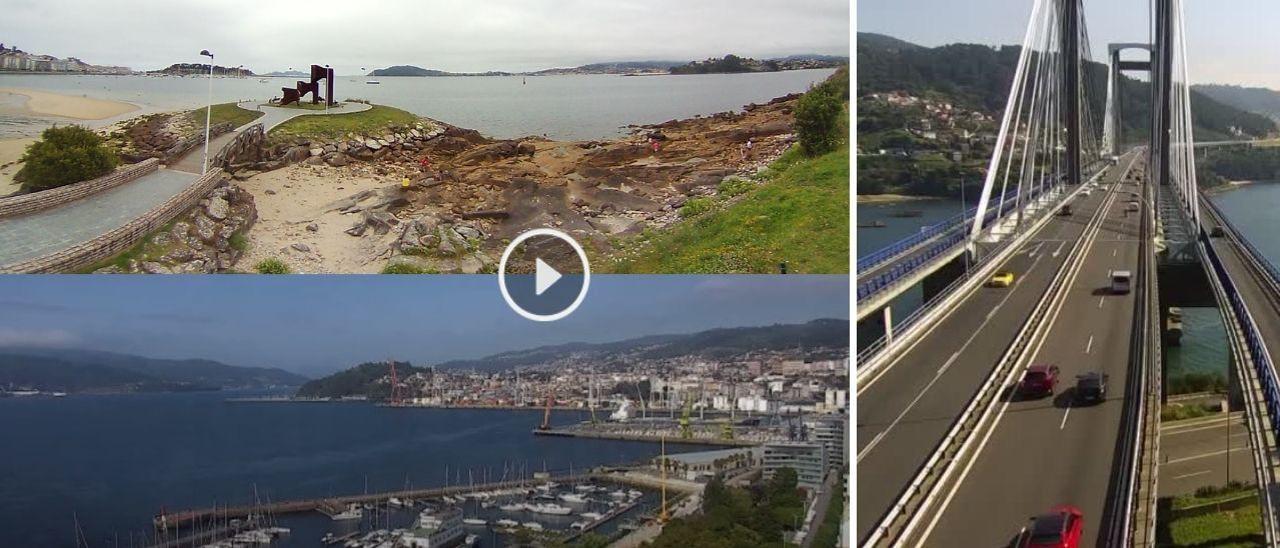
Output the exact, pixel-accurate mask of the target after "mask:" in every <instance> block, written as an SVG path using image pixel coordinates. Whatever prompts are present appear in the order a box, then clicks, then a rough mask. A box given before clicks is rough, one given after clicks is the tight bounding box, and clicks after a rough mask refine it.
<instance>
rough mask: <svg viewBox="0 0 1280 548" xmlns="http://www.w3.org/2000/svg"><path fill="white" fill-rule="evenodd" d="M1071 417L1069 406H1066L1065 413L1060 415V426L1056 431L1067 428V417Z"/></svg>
mask: <svg viewBox="0 0 1280 548" xmlns="http://www.w3.org/2000/svg"><path fill="white" fill-rule="evenodd" d="M1070 415H1071V406H1070V405H1067V412H1066V413H1063V414H1062V424H1059V425H1058V430H1062V429H1063V428H1066V427H1067V417H1068V416H1070Z"/></svg>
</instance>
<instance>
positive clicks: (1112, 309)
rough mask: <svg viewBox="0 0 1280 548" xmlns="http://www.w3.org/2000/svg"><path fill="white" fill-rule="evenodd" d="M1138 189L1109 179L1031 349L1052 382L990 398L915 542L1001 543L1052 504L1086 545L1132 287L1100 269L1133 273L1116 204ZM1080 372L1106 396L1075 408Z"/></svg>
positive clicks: (1108, 464) (1093, 523) (1119, 386)
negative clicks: (1071, 272)
mask: <svg viewBox="0 0 1280 548" xmlns="http://www.w3.org/2000/svg"><path fill="white" fill-rule="evenodd" d="M1122 162H1124V160H1122ZM1117 171H1119V170H1117ZM1139 189H1140V187H1138V186H1137V185H1133V184H1120V185H1116V192H1118V193H1120V195H1118V196H1117V199H1116V200H1115V202H1114V203H1112V204H1111V206H1110V207H1109V208H1108V210H1107V212H1106V219H1105V221H1104V222H1103V225H1102V227H1101V229H1100V230H1099V233H1098V236H1097V238H1096V239H1095V240H1094V241H1093V243H1092V244H1091V246H1090V248H1089V249H1088V250H1087V254H1086V256H1085V260H1084V263H1083V264H1082V266H1081V270H1080V272H1079V275H1078V277H1076V278H1075V279H1074V280H1072V281H1071V284H1070V286H1069V289H1068V292H1067V295H1066V296H1065V297H1064V301H1063V305H1062V308H1061V309H1060V310H1059V311H1058V315H1057V317H1056V320H1054V322H1053V324H1052V326H1051V327H1050V330H1049V333H1048V336H1047V337H1046V339H1045V341H1044V343H1043V344H1042V346H1041V347H1040V348H1039V349H1038V350H1037V351H1036V352H1034V353H1033V355H1032V359H1031V360H1030V363H1031V364H1042V363H1049V364H1055V365H1057V366H1058V367H1059V368H1060V369H1061V377H1060V381H1059V384H1058V389H1057V390H1056V391H1055V393H1054V395H1053V396H1052V397H1047V398H1044V399H1039V400H1025V401H1024V400H1021V399H1019V398H1016V397H1010V398H1007V399H1006V401H1005V402H1004V403H1002V404H1000V405H1001V406H1002V409H1001V411H1000V413H1001V414H1000V416H999V418H998V419H997V421H998V422H997V423H996V426H995V428H994V429H993V430H992V431H991V432H990V434H989V437H987V438H986V439H985V440H982V441H980V442H979V446H978V447H979V453H978V455H977V456H976V457H975V459H974V460H973V461H971V462H970V463H969V464H968V465H967V466H966V467H965V468H962V472H961V475H960V481H959V483H958V485H956V486H955V488H954V489H953V490H952V491H950V492H949V493H946V494H944V495H942V496H943V499H942V500H943V504H942V505H941V506H940V507H939V510H938V513H937V514H936V515H934V516H929V517H928V519H926V521H925V523H926V529H925V531H926V536H925V542H924V545H927V546H956V545H958V544H957V543H959V544H963V545H965V546H1003V545H1006V544H1008V543H1009V542H1010V541H1011V540H1013V539H1014V538H1015V537H1016V535H1017V534H1018V532H1019V531H1020V530H1021V529H1022V527H1024V526H1025V525H1027V523H1028V521H1027V519H1028V518H1029V517H1030V516H1032V515H1035V514H1038V513H1041V512H1043V511H1046V510H1048V509H1049V508H1050V507H1052V506H1055V505H1058V504H1072V505H1075V506H1077V507H1079V508H1080V509H1081V510H1082V511H1083V513H1084V516H1085V536H1084V539H1083V540H1082V544H1081V545H1082V546H1093V545H1095V543H1096V541H1097V536H1098V534H1099V518H1100V517H1101V516H1102V515H1103V513H1104V509H1105V508H1106V505H1107V493H1108V491H1109V484H1110V478H1111V475H1112V474H1111V469H1112V461H1113V459H1114V457H1115V452H1116V444H1117V437H1118V433H1119V429H1120V421H1121V417H1122V416H1123V408H1124V405H1125V402H1124V394H1125V383H1126V377H1127V372H1128V366H1129V350H1130V348H1129V346H1130V335H1131V331H1132V322H1133V313H1134V297H1133V293H1129V294H1127V295H1112V294H1110V291H1109V290H1108V284H1109V273H1110V272H1111V271H1112V270H1130V271H1136V270H1137V265H1138V258H1139V257H1138V251H1139V249H1138V245H1139V240H1138V236H1139V234H1138V233H1139V222H1140V217H1139V216H1138V215H1136V214H1132V213H1129V214H1126V212H1125V209H1126V207H1125V206H1126V204H1127V203H1128V202H1129V199H1128V196H1126V194H1127V193H1128V192H1130V191H1138V190H1139ZM1090 371H1101V372H1104V373H1106V374H1107V375H1108V376H1109V378H1110V383H1109V385H1108V391H1107V399H1106V401H1104V402H1103V403H1101V404H1098V405H1093V406H1087V407H1085V406H1078V405H1075V404H1074V403H1073V401H1072V399H1073V392H1074V390H1073V387H1074V383H1075V379H1076V376H1077V375H1081V374H1084V373H1086V372H1090ZM859 412H861V407H860V408H859Z"/></svg>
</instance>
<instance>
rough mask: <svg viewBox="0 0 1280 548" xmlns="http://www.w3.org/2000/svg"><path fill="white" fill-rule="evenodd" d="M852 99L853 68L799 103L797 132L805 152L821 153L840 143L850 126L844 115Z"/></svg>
mask: <svg viewBox="0 0 1280 548" xmlns="http://www.w3.org/2000/svg"><path fill="white" fill-rule="evenodd" d="M848 100H849V71H848V69H847V68H841V69H840V70H838V71H836V74H834V75H833V76H832V77H831V78H829V79H828V80H826V81H824V82H823V83H821V84H819V85H817V86H815V87H814V88H813V89H811V90H809V91H808V92H806V93H805V94H804V95H803V96H801V97H800V100H799V101H797V102H796V109H795V117H796V135H797V137H798V138H799V140H800V147H801V148H802V149H804V151H805V154H808V155H809V156H821V155H823V154H826V153H828V152H831V151H833V150H835V149H836V148H837V147H839V146H840V143H841V142H842V141H843V140H844V137H845V133H846V130H845V127H847V126H846V125H845V124H842V123H841V117H842V116H843V115H844V108H845V104H846V103H847V102H848Z"/></svg>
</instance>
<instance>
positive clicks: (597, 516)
mask: <svg viewBox="0 0 1280 548" xmlns="http://www.w3.org/2000/svg"><path fill="white" fill-rule="evenodd" d="M582 517H584V518H587V519H589V520H591V521H595V520H598V519H600V518H602V517H604V516H603V515H601V514H597V513H595V512H583V513H582Z"/></svg>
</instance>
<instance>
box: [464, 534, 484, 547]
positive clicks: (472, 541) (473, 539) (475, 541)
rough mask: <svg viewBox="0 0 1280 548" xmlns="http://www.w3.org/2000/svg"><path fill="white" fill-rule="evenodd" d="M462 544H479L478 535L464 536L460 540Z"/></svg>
mask: <svg viewBox="0 0 1280 548" xmlns="http://www.w3.org/2000/svg"><path fill="white" fill-rule="evenodd" d="M462 544H463V545H464V546H476V545H479V544H480V535H467V538H466V539H465V540H463V541H462Z"/></svg>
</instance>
